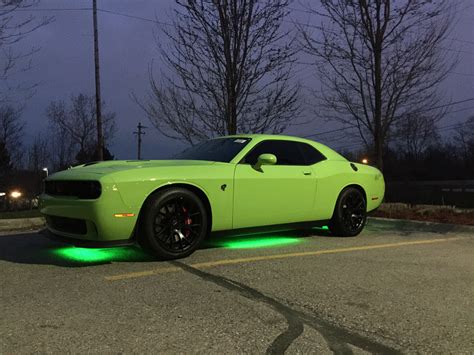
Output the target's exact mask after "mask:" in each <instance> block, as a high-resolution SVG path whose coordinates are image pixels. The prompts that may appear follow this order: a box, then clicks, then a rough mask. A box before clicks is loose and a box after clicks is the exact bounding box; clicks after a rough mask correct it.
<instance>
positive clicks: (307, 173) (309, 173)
mask: <svg viewBox="0 0 474 355" xmlns="http://www.w3.org/2000/svg"><path fill="white" fill-rule="evenodd" d="M303 174H304V175H311V174H312V173H311V171H303Z"/></svg>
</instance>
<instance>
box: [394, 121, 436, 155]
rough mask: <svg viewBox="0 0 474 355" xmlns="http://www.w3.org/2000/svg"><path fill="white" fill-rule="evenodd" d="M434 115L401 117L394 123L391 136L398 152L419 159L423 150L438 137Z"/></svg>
mask: <svg viewBox="0 0 474 355" xmlns="http://www.w3.org/2000/svg"><path fill="white" fill-rule="evenodd" d="M436 121H437V117H436V116H428V115H426V114H425V115H424V114H419V115H416V117H411V116H410V115H407V116H404V117H403V118H401V119H400V120H399V121H398V122H397V124H396V125H395V129H394V131H395V132H394V134H393V138H394V140H395V142H396V148H397V151H398V153H402V154H404V155H405V156H406V157H407V158H411V159H414V160H419V159H420V158H421V155H422V154H423V153H424V152H425V150H426V149H427V148H428V147H429V146H431V145H433V144H435V143H436V141H437V140H439V139H440V136H439V134H438V130H437V127H436Z"/></svg>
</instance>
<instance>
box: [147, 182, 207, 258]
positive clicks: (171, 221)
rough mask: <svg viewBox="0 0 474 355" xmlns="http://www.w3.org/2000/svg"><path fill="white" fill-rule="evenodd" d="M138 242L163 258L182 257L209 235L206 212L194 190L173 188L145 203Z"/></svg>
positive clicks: (157, 194)
mask: <svg viewBox="0 0 474 355" xmlns="http://www.w3.org/2000/svg"><path fill="white" fill-rule="evenodd" d="M144 208H145V210H144V214H143V219H142V221H141V228H140V229H139V235H138V242H139V244H140V245H141V246H142V247H143V248H144V249H145V250H146V251H148V252H150V253H152V254H153V255H155V256H157V257H158V258H160V259H164V260H170V259H178V258H183V257H186V256H188V255H190V254H191V253H192V252H194V251H195V250H196V249H197V248H198V247H199V245H200V244H201V242H202V240H203V239H204V238H205V237H206V234H207V229H208V226H207V211H206V208H205V206H204V204H203V202H202V201H201V200H200V199H199V197H198V196H196V194H194V193H193V192H192V191H190V190H187V189H183V188H170V189H166V190H163V191H160V192H158V193H156V194H155V195H153V196H151V198H150V199H149V200H148V201H147V203H146V205H145V206H144Z"/></svg>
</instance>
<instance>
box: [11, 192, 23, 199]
mask: <svg viewBox="0 0 474 355" xmlns="http://www.w3.org/2000/svg"><path fill="white" fill-rule="evenodd" d="M21 195H23V194H22V193H21V192H20V191H12V192H11V193H10V197H11V198H19V197H21Z"/></svg>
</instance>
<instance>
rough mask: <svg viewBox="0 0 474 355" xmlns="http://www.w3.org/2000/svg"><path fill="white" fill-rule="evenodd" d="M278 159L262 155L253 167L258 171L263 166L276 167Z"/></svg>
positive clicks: (273, 156) (270, 155) (271, 155)
mask: <svg viewBox="0 0 474 355" xmlns="http://www.w3.org/2000/svg"><path fill="white" fill-rule="evenodd" d="M276 162H277V157H276V156H275V155H273V154H261V155H260V156H259V157H258V160H257V162H256V163H255V165H254V166H253V167H254V168H255V169H256V170H261V168H262V165H275V164H276Z"/></svg>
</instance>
